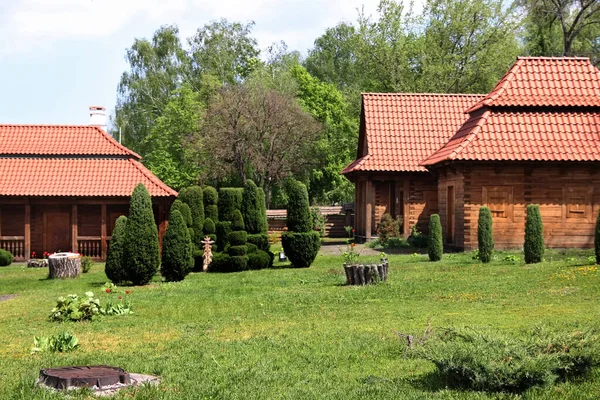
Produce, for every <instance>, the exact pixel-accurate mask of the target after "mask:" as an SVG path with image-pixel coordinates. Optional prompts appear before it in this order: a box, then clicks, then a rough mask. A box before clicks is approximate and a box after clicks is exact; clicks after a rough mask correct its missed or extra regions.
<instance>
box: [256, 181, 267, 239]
mask: <svg viewBox="0 0 600 400" xmlns="http://www.w3.org/2000/svg"><path fill="white" fill-rule="evenodd" d="M258 204H259V205H260V219H259V221H258V222H259V224H258V225H259V226H258V232H259V233H264V234H265V235H266V234H267V232H268V231H269V222H268V221H267V202H266V196H265V192H264V191H263V190H262V188H258Z"/></svg>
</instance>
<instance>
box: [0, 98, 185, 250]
mask: <svg viewBox="0 0 600 400" xmlns="http://www.w3.org/2000/svg"><path fill="white" fill-rule="evenodd" d="M90 109H91V110H92V108H90ZM98 109H100V108H99V107H94V110H92V111H98ZM140 160H141V157H140V156H139V155H138V154H136V153H134V152H133V151H131V150H129V149H128V148H126V147H124V146H122V145H121V144H119V143H118V142H117V141H115V140H114V139H113V138H112V137H111V136H110V135H108V134H107V133H106V132H105V130H103V129H102V128H101V127H100V126H92V125H90V126H66V125H65V126H62V125H0V248H3V249H6V250H8V251H10V252H11V253H13V255H14V256H15V259H16V260H24V259H27V258H29V257H31V256H32V253H35V254H36V255H37V256H39V257H41V256H42V254H43V253H44V252H49V253H53V252H57V251H75V252H79V253H81V254H83V255H86V256H90V257H93V258H95V259H97V260H104V259H105V258H106V252H107V249H108V246H109V244H110V235H111V232H112V229H113V227H114V223H115V221H116V219H117V218H118V217H119V216H121V215H127V214H128V213H129V197H130V195H131V193H132V192H133V189H134V188H135V186H136V185H137V184H138V183H143V184H144V185H145V186H146V188H147V189H148V191H149V192H150V195H151V197H152V203H153V209H154V216H155V221H156V223H157V225H158V228H159V238H160V239H162V236H163V235H164V232H165V229H166V222H167V214H168V209H169V207H170V204H171V203H172V202H173V200H174V199H175V198H176V196H177V192H176V191H174V190H173V189H171V188H170V187H168V186H167V185H165V184H164V183H163V182H162V181H161V180H160V179H158V178H157V177H156V176H155V175H154V174H152V172H150V171H149V170H148V169H147V168H146V167H144V166H143V165H142V163H141V162H140Z"/></svg>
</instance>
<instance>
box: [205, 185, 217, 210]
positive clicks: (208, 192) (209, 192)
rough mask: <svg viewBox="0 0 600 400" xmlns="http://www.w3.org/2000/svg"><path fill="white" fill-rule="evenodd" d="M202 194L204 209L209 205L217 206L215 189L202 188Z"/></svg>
mask: <svg viewBox="0 0 600 400" xmlns="http://www.w3.org/2000/svg"><path fill="white" fill-rule="evenodd" d="M202 194H203V196H204V207H205V208H206V207H207V206H210V205H215V206H216V205H217V203H218V201H219V194H218V193H217V189H215V188H214V187H212V186H204V189H203V190H202Z"/></svg>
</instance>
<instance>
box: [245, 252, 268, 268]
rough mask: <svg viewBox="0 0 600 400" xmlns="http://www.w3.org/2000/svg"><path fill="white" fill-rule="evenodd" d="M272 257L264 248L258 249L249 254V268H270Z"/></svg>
mask: <svg viewBox="0 0 600 400" xmlns="http://www.w3.org/2000/svg"><path fill="white" fill-rule="evenodd" d="M270 264H271V257H270V256H269V254H268V253H267V252H265V251H262V250H257V251H255V252H253V253H250V254H248V269H264V268H269V266H270Z"/></svg>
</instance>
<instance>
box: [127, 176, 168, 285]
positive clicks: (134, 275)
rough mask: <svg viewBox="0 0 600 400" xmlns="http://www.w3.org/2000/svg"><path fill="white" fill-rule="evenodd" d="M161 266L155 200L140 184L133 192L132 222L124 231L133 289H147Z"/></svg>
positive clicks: (128, 276) (129, 222) (130, 215)
mask: <svg viewBox="0 0 600 400" xmlns="http://www.w3.org/2000/svg"><path fill="white" fill-rule="evenodd" d="M159 265H160V255H159V249H158V229H157V227H156V223H155V222H154V213H153V212H152V200H151V199H150V194H149V193H148V190H147V189H146V187H145V186H144V185H143V184H142V183H140V184H139V185H137V186H136V187H135V189H134V190H133V194H132V195H131V205H130V207H129V219H128V220H127V226H126V228H125V244H124V266H125V271H126V276H127V279H128V280H130V281H131V282H132V283H133V284H134V285H145V284H147V283H148V282H150V280H151V279H152V277H153V276H154V274H156V271H157V270H158V267H159Z"/></svg>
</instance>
